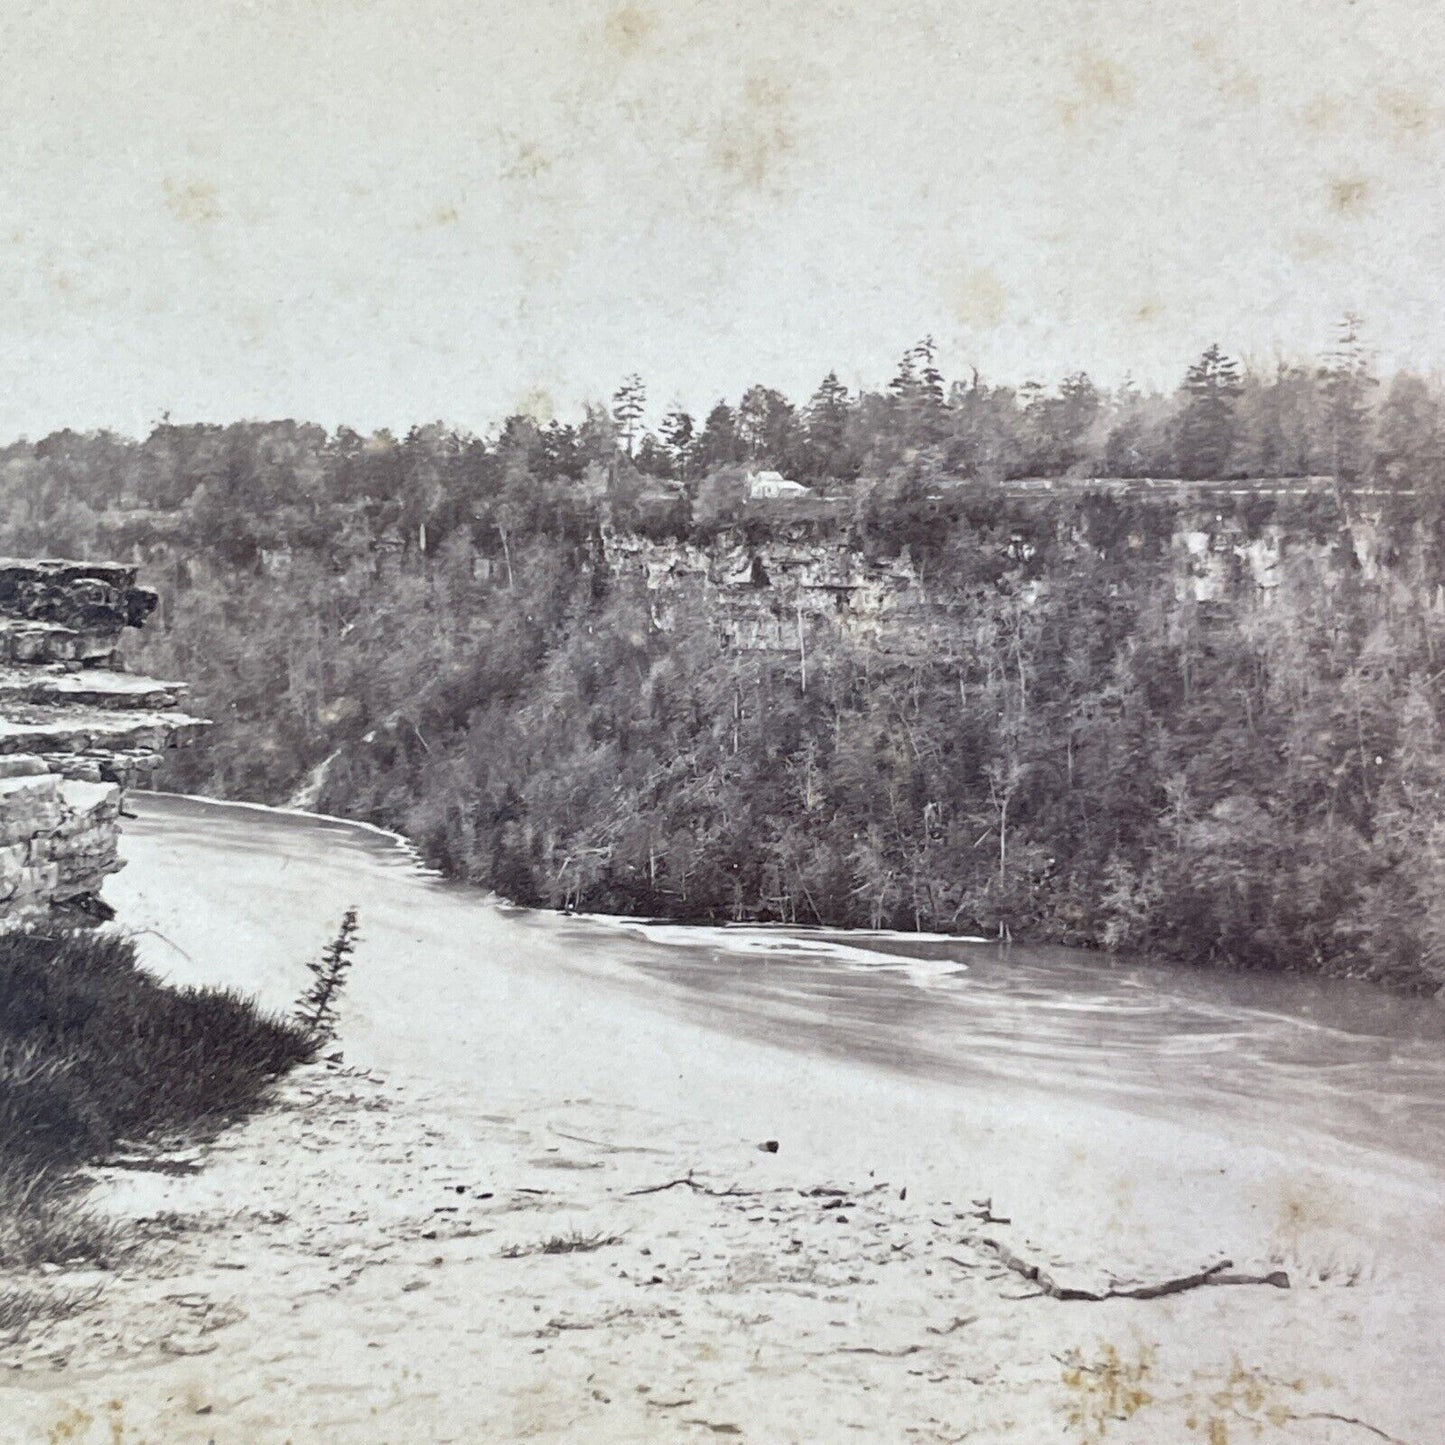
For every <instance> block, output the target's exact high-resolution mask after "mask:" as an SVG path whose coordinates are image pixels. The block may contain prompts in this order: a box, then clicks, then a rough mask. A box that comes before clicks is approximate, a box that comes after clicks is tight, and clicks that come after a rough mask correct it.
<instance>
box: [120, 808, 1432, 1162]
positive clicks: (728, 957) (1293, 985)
mask: <svg viewBox="0 0 1445 1445" xmlns="http://www.w3.org/2000/svg"><path fill="white" fill-rule="evenodd" d="M133 806H134V808H135V811H136V814H137V816H136V818H135V819H134V820H133V821H131V822H129V823H128V825H127V832H126V842H125V851H126V854H127V856H128V857H129V858H130V859H131V860H132V868H131V869H130V870H128V871H127V872H126V873H122V874H121V875H120V877H119V878H118V879H116V880H115V881H114V882H113V883H112V885H111V893H112V896H113V897H114V898H115V900H116V901H117V903H118V904H119V905H120V909H121V921H122V923H123V924H130V925H131V926H133V927H136V928H138V929H140V930H141V933H140V938H141V942H142V945H143V948H144V952H145V955H146V957H147V958H148V959H149V960H150V961H151V962H152V963H153V964H155V965H156V966H158V967H161V968H162V969H164V970H165V971H167V972H169V973H171V974H173V975H175V976H179V977H181V978H182V979H188V978H195V979H203V978H210V977H212V974H211V973H210V972H209V964H207V963H206V962H205V961H204V960H203V959H201V958H200V955H201V954H202V953H204V952H206V951H207V950H209V951H211V952H213V953H214V952H219V953H220V954H221V955H222V956H223V960H224V956H225V955H228V954H234V953H236V952H238V951H239V952H240V953H242V954H244V955H245V967H244V969H243V970H242V976H243V977H244V978H245V979H246V981H247V984H248V986H251V987H254V988H255V989H257V990H258V991H259V992H260V993H261V994H262V996H263V997H265V998H266V999H267V1000H268V1001H270V1002H274V1003H277V1004H280V1003H283V1002H284V1001H286V1000H287V999H289V998H291V997H294V994H295V986H296V982H297V974H296V962H295V960H296V958H297V957H298V955H299V956H305V954H306V953H307V952H309V951H314V949H315V947H316V946H319V943H320V942H322V941H324V939H325V938H326V937H327V936H328V935H329V933H330V932H334V926H335V922H336V919H337V917H338V916H339V913H340V911H341V908H342V907H344V906H345V905H346V904H347V903H353V902H354V903H356V904H357V905H358V906H359V908H360V910H361V914H362V926H363V932H364V934H365V935H366V936H367V937H368V939H369V944H368V946H369V947H371V948H373V949H380V948H381V947H383V946H384V944H385V942H386V940H387V938H388V936H390V937H392V938H393V939H394V940H395V942H396V945H397V947H398V948H399V949H410V950H412V951H413V955H414V956H425V957H426V958H427V959H428V960H429V961H430V962H429V965H428V967H429V968H430V969H431V970H433V972H434V974H435V977H437V978H447V977H449V978H451V979H452V980H453V983H452V984H451V985H448V987H450V988H451V989H452V991H453V996H455V997H461V995H460V994H458V993H457V992H456V990H457V988H458V987H459V986H460V985H459V982H458V981H460V980H462V979H463V978H464V977H465V975H466V972H467V971H468V970H476V969H485V968H488V967H505V968H511V969H516V970H524V971H526V973H527V974H528V975H529V976H530V979H531V981H532V982H533V983H535V981H536V979H537V977H538V975H539V972H540V974H541V976H543V977H545V976H546V971H548V970H556V971H559V973H561V974H566V975H571V976H572V977H571V979H570V980H569V986H570V984H575V976H576V975H577V974H579V973H580V974H582V975H584V976H585V977H586V978H587V979H589V980H590V981H591V986H593V987H594V988H596V989H597V990H599V991H603V992H612V993H619V992H620V993H622V994H625V995H626V996H628V998H629V999H630V1000H631V1001H632V1002H633V1003H640V1004H641V1005H642V1006H644V1007H646V1008H649V1009H655V1010H657V1011H659V1012H660V1013H663V1014H668V1013H671V1014H674V1015H679V1016H683V1017H685V1018H686V1019H687V1020H688V1022H689V1023H691V1024H701V1025H702V1026H704V1027H706V1028H708V1029H710V1030H714V1031H721V1032H723V1033H733V1034H736V1035H742V1036H746V1037H750V1038H754V1039H761V1040H763V1041H765V1042H767V1043H769V1044H772V1045H775V1046H781V1047H783V1048H786V1049H790V1050H795V1051H805V1052H814V1053H818V1052H821V1053H826V1054H829V1055H834V1056H839V1055H841V1056H845V1057H846V1058H848V1059H849V1060H852V1061H853V1062H855V1063H857V1064H860V1065H863V1066H866V1067H871V1068H881V1069H886V1070H888V1071H893V1072H902V1073H905V1074H912V1075H916V1076H925V1077H927V1078H928V1079H930V1080H933V1081H938V1082H941V1083H944V1084H947V1085H952V1086H955V1087H957V1088H959V1089H968V1088H971V1087H974V1088H984V1087H986V1088H987V1089H988V1090H989V1091H991V1092H993V1093H995V1094H997V1093H998V1092H999V1091H1005V1092H1014V1093H1019V1094H1027V1093H1034V1094H1037V1095H1039V1096H1040V1097H1041V1098H1046V1097H1057V1098H1061V1099H1062V1098H1065V1097H1067V1098H1070V1099H1074V1098H1078V1099H1084V1100H1087V1101H1090V1102H1098V1103H1101V1104H1104V1105H1106V1106H1108V1107H1111V1108H1114V1109H1118V1110H1123V1111H1128V1112H1134V1113H1137V1114H1139V1115H1141V1116H1156V1117H1159V1116H1164V1117H1170V1118H1174V1119H1181V1118H1182V1119H1188V1120H1192V1121H1197V1122H1202V1123H1204V1124H1206V1125H1213V1126H1215V1127H1217V1128H1219V1129H1220V1130H1222V1131H1225V1132H1228V1133H1230V1134H1231V1135H1232V1136H1234V1137H1236V1138H1238V1139H1241V1140H1243V1141H1244V1142H1247V1143H1252V1144H1253V1143H1258V1144H1264V1145H1268V1146H1270V1147H1274V1148H1280V1147H1283V1148H1285V1149H1287V1150H1290V1151H1300V1153H1301V1154H1309V1153H1312V1152H1317V1151H1319V1150H1320V1149H1322V1148H1323V1147H1325V1146H1326V1145H1334V1146H1340V1147H1343V1148H1345V1149H1347V1150H1349V1151H1351V1152H1353V1151H1356V1150H1358V1151H1366V1152H1368V1153H1369V1154H1371V1155H1374V1156H1375V1157H1376V1159H1377V1160H1379V1162H1381V1163H1385V1162H1388V1161H1393V1162H1394V1163H1395V1164H1397V1165H1398V1166H1401V1167H1405V1168H1407V1169H1408V1170H1409V1172H1411V1173H1412V1174H1414V1175H1415V1176H1416V1177H1417V1178H1418V1177H1419V1176H1420V1174H1421V1173H1422V1172H1423V1173H1424V1174H1426V1175H1436V1174H1440V1173H1445V1007H1442V1006H1441V1005H1440V1004H1438V1003H1436V1002H1434V1001H1432V1000H1426V999H1418V998H1404V997H1396V996H1391V995H1389V994H1386V993H1384V992H1382V991H1380V990H1379V989H1377V988H1374V987H1372V986H1369V985H1366V984H1362V983H1355V982H1350V981H1341V980H1327V979H1314V978H1305V977H1289V976H1278V975H1259V974H1241V973H1223V972H1212V971H1201V970H1193V969H1184V968H1178V967H1169V966H1161V965H1157V964H1150V963H1148V962H1141V961H1127V962H1122V961H1117V960H1111V959H1109V958H1106V957H1103V956H1100V955H1097V954H1091V953H1084V952H1080V951H1077V950H1069V949H1062V948H1035V947H1028V946H1024V945H1019V944H1013V945H998V944H995V943H991V942H985V941H974V942H970V941H962V940H958V939H945V938H939V937H918V936H909V935H890V934H877V933H833V932H826V931H814V930H806V929H783V928H759V927H736V928H732V927H729V928H689V927H682V926H677V925H665V924H648V923H644V922H639V921H633V920H619V919H603V918H590V917H588V918H584V917H564V916H559V915H555V914H546V913H535V912H529V911H527V910H521V909H514V908H510V907H506V906H504V905H502V906H499V905H498V904H497V903H496V902H495V901H494V900H492V899H489V898H488V897H486V896H485V895H483V894H482V893H480V892H478V891H476V890H474V889H469V888H466V887H464V886H461V885H457V884H454V883H448V882H445V881H443V880H440V879H438V878H436V877H435V876H432V875H429V874H428V873H427V872H426V870H424V869H422V868H420V867H419V866H418V865H417V864H416V862H415V860H414V859H413V858H412V857H411V856H410V854H409V853H408V852H407V850H406V849H405V848H404V847H403V846H401V845H400V844H399V843H398V841H397V840H396V839H395V838H393V837H391V836H390V835H386V834H382V833H379V832H377V831H374V830H368V829H365V828H362V827H359V826H356V825H352V824H346V823H341V822H338V821H336V820H331V819H323V818H313V817H308V816H297V815H292V814H284V813H278V812H273V811H269V810H264V809H254V808H246V807H236V806H229V805H222V804H216V803H207V802H201V801H197V800H190V799H181V798H175V797H168V796H164V795H136V796H134V798H133ZM160 897H165V898H166V899H167V900H168V902H167V904H166V906H165V907H159V906H158V904H157V899H158V898H160ZM208 914H211V915H214V918H215V919H216V920H222V922H218V923H217V924H216V927H219V928H220V929H221V932H220V934H219V936H216V935H215V933H214V929H212V930H211V931H210V932H208V924H207V915H208ZM224 961H225V962H226V966H227V967H228V968H229V967H230V964H229V960H224ZM448 969H450V970H451V973H450V974H448V973H447V972H446V970H448ZM358 972H360V970H358ZM228 976H230V977H235V976H236V970H235V969H234V968H230V972H229V975H228ZM378 977H379V978H381V977H384V976H383V975H378ZM385 987H386V988H390V989H391V990H392V991H393V994H395V990H396V985H395V981H394V980H388V981H387V982H386V984H385ZM388 1012H390V1015H391V1017H390V1018H389V1019H383V1016H384V1015H387V1014H388ZM461 1012H462V1013H463V1014H464V1013H465V1007H464V1006H463V1007H462V1008H461ZM372 1013H373V1014H374V1015H376V1018H375V1019H373V1021H372V1023H371V1025H370V1027H371V1028H373V1029H380V1028H382V1027H392V1028H396V1029H402V1028H405V1027H411V1028H413V1029H414V1030H415V1031H416V1032H417V1037H416V1040H415V1043H416V1046H417V1047H418V1048H419V1049H425V1047H426V1045H427V1037H428V1032H429V1031H434V1032H435V1033H436V1034H437V1036H438V1037H440V1036H441V1035H442V1034H445V1033H446V1032H447V1031H448V1030H451V1031H463V1032H464V1031H465V1029H466V1027H467V1022H466V1020H465V1019H464V1018H463V1017H456V1016H447V1015H446V1013H445V1010H443V1011H442V1016H440V1017H439V1016H438V1010H437V1009H436V1008H435V1007H432V1008H430V1009H429V1010H428V1009H423V1010H421V1012H420V1014H419V1015H418V1014H416V1011H414V1010H408V1009H405V1008H403V1007H402V1006H401V1003H400V1001H399V1000H398V1001H396V1003H395V1006H394V1007H392V1006H391V1005H389V1004H388V1001H387V1000H386V998H384V997H378V998H377V999H376V1000H375V1003H374V1007H373V1009H372ZM407 1020H410V1023H409V1024H408V1023H407ZM361 1027H363V1025H361V1024H358V1028H361ZM458 1036H459V1037H460V1036H461V1035H460V1034H459V1035H458Z"/></svg>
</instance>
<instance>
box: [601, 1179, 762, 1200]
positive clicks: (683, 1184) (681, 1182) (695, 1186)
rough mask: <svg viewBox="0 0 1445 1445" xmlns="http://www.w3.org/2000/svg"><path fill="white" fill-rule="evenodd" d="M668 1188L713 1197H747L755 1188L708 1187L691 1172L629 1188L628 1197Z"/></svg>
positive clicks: (753, 1192)
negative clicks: (687, 1190)
mask: <svg viewBox="0 0 1445 1445" xmlns="http://www.w3.org/2000/svg"><path fill="white" fill-rule="evenodd" d="M669 1189H691V1190H692V1191H693V1193H694V1194H711V1195H712V1197H713V1198H714V1199H747V1198H752V1197H755V1196H756V1195H757V1193H758V1191H757V1190H756V1189H739V1188H738V1187H737V1186H736V1185H730V1186H729V1187H728V1188H726V1189H709V1188H708V1186H707V1185H706V1184H700V1183H698V1181H697V1180H696V1179H694V1178H693V1177H692V1175H691V1174H688V1175H686V1176H685V1177H684V1178H682V1179H669V1180H667V1181H665V1182H664V1183H662V1184H648V1185H645V1186H644V1187H643V1188H641V1189H629V1190H628V1191H627V1194H628V1197H629V1198H631V1197H632V1196H634V1195H637V1194H664V1193H666V1191H667V1190H669Z"/></svg>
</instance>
